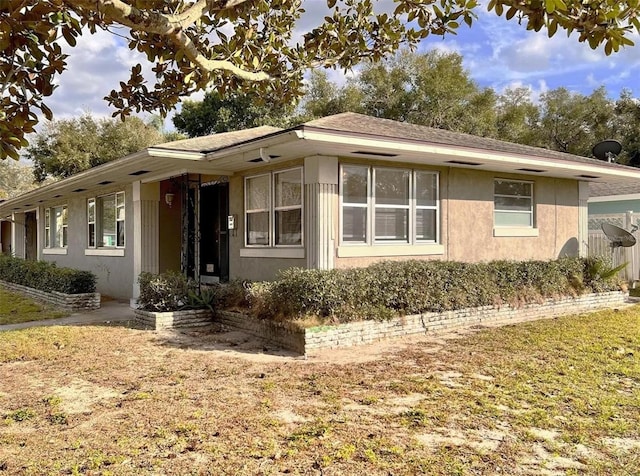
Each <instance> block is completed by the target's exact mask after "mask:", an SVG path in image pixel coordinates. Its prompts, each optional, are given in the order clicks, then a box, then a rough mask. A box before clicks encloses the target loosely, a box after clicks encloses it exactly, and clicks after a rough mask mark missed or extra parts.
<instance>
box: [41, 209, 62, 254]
mask: <svg viewBox="0 0 640 476" xmlns="http://www.w3.org/2000/svg"><path fill="white" fill-rule="evenodd" d="M67 227H68V212H67V207H66V205H63V206H60V207H52V208H46V209H45V210H44V247H45V248H65V247H66V246H67Z"/></svg>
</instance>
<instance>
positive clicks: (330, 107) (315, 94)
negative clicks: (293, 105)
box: [298, 69, 364, 122]
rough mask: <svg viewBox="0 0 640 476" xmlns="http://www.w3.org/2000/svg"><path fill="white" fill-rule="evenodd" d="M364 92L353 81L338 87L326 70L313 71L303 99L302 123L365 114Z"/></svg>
mask: <svg viewBox="0 0 640 476" xmlns="http://www.w3.org/2000/svg"><path fill="white" fill-rule="evenodd" d="M363 102H364V97H363V92H362V90H361V89H360V88H359V87H358V85H357V84H355V83H354V82H353V81H352V82H349V83H348V84H347V85H345V86H343V87H338V85H336V84H335V83H333V82H332V81H331V80H329V77H328V75H327V72H326V71H324V70H317V69H316V70H312V71H311V73H310V75H309V79H308V82H307V86H306V88H305V94H304V97H303V98H302V104H301V106H302V107H301V109H302V115H301V116H300V117H299V118H298V119H300V122H304V121H306V120H310V119H314V118H318V117H325V116H331V115H333V114H339V113H341V112H364V109H363Z"/></svg>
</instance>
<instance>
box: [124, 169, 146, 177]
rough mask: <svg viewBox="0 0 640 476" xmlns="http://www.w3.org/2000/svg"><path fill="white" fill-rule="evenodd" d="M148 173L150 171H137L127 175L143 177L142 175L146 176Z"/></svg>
mask: <svg viewBox="0 0 640 476" xmlns="http://www.w3.org/2000/svg"><path fill="white" fill-rule="evenodd" d="M149 172H150V170H138V171H137V172H131V173H130V174H129V175H134V176H137V175H144V174H148V173H149Z"/></svg>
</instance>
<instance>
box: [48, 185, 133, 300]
mask: <svg viewBox="0 0 640 476" xmlns="http://www.w3.org/2000/svg"><path fill="white" fill-rule="evenodd" d="M117 191H122V189H118V190H111V191H105V192H101V193H100V194H99V195H104V194H108V193H112V192H117ZM124 192H125V248H124V256H86V255H85V250H86V249H87V205H86V203H87V198H89V197H91V196H96V195H85V196H80V197H73V198H71V199H68V200H66V201H65V200H62V201H60V202H59V203H55V204H52V205H51V206H60V205H67V207H68V228H67V236H68V242H67V248H66V255H63V254H47V250H46V249H42V259H43V260H44V261H52V262H55V263H56V264H58V266H64V267H69V268H74V269H82V270H87V271H91V272H93V273H94V274H95V275H96V277H97V286H96V287H97V291H98V292H99V293H101V294H103V295H106V296H111V297H114V298H118V299H129V298H130V297H131V292H132V288H133V279H134V277H133V213H132V209H133V202H132V188H131V186H127V187H125V188H124ZM40 216H41V217H44V209H41V210H40ZM38 233H41V234H42V236H44V219H41V220H40V223H39V224H38ZM41 241H42V243H44V240H41Z"/></svg>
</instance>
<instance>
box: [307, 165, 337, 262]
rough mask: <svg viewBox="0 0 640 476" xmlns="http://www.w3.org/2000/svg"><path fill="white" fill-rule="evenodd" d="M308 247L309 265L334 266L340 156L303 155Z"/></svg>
mask: <svg viewBox="0 0 640 476" xmlns="http://www.w3.org/2000/svg"><path fill="white" fill-rule="evenodd" d="M304 181H305V184H304V192H305V193H304V198H305V202H304V203H305V207H304V209H305V213H304V217H305V235H304V238H305V243H306V245H305V248H306V255H307V268H308V269H333V267H334V257H335V243H336V229H337V213H336V212H337V204H338V158H337V157H324V156H319V155H316V156H313V157H305V159H304Z"/></svg>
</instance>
